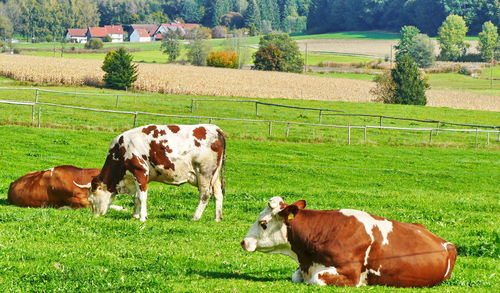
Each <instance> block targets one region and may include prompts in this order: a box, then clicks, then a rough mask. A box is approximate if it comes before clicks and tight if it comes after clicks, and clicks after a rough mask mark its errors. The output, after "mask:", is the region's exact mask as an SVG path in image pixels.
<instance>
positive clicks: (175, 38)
mask: <svg viewBox="0 0 500 293" xmlns="http://www.w3.org/2000/svg"><path fill="white" fill-rule="evenodd" d="M161 49H162V51H163V53H165V54H167V55H168V61H169V62H174V61H175V60H177V58H179V56H180V54H181V43H180V41H179V35H178V34H177V33H175V32H173V31H168V32H167V33H166V34H165V35H164V37H163V40H162V42H161Z"/></svg>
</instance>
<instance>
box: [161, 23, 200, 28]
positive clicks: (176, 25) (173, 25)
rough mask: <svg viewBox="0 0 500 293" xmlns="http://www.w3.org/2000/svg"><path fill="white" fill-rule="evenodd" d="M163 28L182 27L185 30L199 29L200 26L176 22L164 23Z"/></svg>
mask: <svg viewBox="0 0 500 293" xmlns="http://www.w3.org/2000/svg"><path fill="white" fill-rule="evenodd" d="M162 26H164V27H166V28H171V27H182V28H185V29H191V28H194V27H199V26H200V25H199V24H198V23H181V22H175V23H163V24H162Z"/></svg>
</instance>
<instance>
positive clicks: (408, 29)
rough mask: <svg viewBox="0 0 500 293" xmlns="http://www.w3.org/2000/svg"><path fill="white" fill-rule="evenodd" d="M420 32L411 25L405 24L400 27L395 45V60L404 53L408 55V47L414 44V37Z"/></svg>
mask: <svg viewBox="0 0 500 293" xmlns="http://www.w3.org/2000/svg"><path fill="white" fill-rule="evenodd" d="M419 34H420V30H419V29H418V28H416V27H414V26H411V25H405V26H403V27H402V28H401V31H400V35H401V39H400V40H399V43H398V44H397V45H396V46H395V49H396V50H397V52H396V61H399V60H400V58H401V57H402V56H404V55H408V54H409V52H410V48H411V47H412V46H413V44H414V39H415V38H416V37H417V36H418V35H419Z"/></svg>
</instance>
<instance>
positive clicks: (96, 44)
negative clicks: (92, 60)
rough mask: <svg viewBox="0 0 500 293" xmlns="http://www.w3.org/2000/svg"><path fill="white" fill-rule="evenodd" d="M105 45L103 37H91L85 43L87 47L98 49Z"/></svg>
mask: <svg viewBox="0 0 500 293" xmlns="http://www.w3.org/2000/svg"><path fill="white" fill-rule="evenodd" d="M103 46H104V44H103V43H102V41H101V39H90V40H89V41H88V42H87V43H85V49H91V50H97V49H101V48H102V47H103Z"/></svg>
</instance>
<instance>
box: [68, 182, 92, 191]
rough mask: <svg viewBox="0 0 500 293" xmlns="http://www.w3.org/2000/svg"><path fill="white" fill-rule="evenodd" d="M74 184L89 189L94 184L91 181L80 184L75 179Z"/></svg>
mask: <svg viewBox="0 0 500 293" xmlns="http://www.w3.org/2000/svg"><path fill="white" fill-rule="evenodd" d="M73 184H75V185H76V186H77V187H80V188H83V189H89V188H90V187H92V184H90V182H89V183H88V184H85V185H81V184H78V183H76V182H75V181H73Z"/></svg>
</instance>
